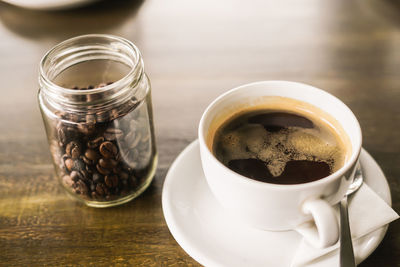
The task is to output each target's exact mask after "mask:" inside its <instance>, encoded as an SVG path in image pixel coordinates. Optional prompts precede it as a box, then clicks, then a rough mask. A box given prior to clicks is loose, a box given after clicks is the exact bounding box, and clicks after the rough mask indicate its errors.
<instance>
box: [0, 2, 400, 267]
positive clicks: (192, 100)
mask: <svg viewBox="0 0 400 267" xmlns="http://www.w3.org/2000/svg"><path fill="white" fill-rule="evenodd" d="M399 29H400V2H399V1H397V0H354V1H345V0H327V1H319V0H285V1H272V0H267V1H264V0H255V1H241V0H220V1H213V0H203V1H185V0H169V1H162V0H147V1H143V2H142V1H128V0H119V1H103V2H99V3H97V4H94V5H92V6H88V7H85V8H80V9H74V10H69V11H52V12H45V11H30V10H25V9H19V8H16V7H13V6H10V5H8V4H4V3H0V77H1V84H0V88H1V94H2V96H1V97H0V250H1V252H0V265H2V266H114V265H115V266H198V263H196V262H195V261H194V260H193V259H192V258H191V257H190V256H188V255H187V254H186V253H185V252H184V251H183V250H182V249H181V248H180V247H179V245H178V244H177V243H176V241H175V240H174V238H173V237H172V236H171V234H170V233H169V230H168V228H167V226H166V224H165V221H164V217H163V214H162V209H161V192H162V184H163V181H164V178H165V175H166V172H167V170H168V168H169V166H170V164H171V163H172V162H173V160H174V158H175V157H176V156H177V155H178V154H179V152H180V151H181V150H182V149H183V148H184V147H185V146H186V145H188V144H189V143H190V142H191V141H192V140H194V139H196V132H197V124H198V121H199V119H200V116H201V114H202V112H203V110H204V109H205V107H206V106H207V104H208V103H209V102H210V101H211V100H212V99H214V98H215V97H217V96H218V95H219V94H221V93H222V92H225V91H226V90H228V89H230V88H233V87H236V86H238V85H241V84H244V83H248V82H253V81H260V80H272V79H274V80H277V79H280V80H292V81H299V82H305V83H309V84H312V85H314V86H317V87H319V88H323V89H325V90H326V91H328V92H330V93H332V94H334V95H335V96H337V97H339V98H340V99H342V100H343V101H344V102H345V103H346V104H347V105H348V106H349V107H350V108H351V109H352V110H353V112H354V113H355V114H356V116H357V117H358V119H359V121H360V123H361V126H362V130H363V138H364V141H363V146H364V148H366V149H367V150H368V151H369V152H370V153H371V154H372V156H373V157H374V158H375V159H376V161H377V162H378V163H379V164H380V166H381V167H382V169H383V171H384V173H385V174H386V176H387V179H388V181H389V184H390V187H391V191H392V198H393V207H394V209H395V210H396V211H400V154H399V152H400V75H399V71H400V30H399ZM86 33H110V34H115V35H120V36H123V37H126V38H128V39H130V40H132V41H133V42H134V43H136V44H137V46H138V47H139V49H140V50H141V51H142V54H143V58H144V61H145V65H146V72H147V73H148V75H149V77H150V79H151V82H152V86H153V106H154V116H155V127H156V135H157V141H158V143H157V145H158V150H159V157H160V161H159V166H158V170H157V174H156V177H155V179H154V181H153V183H152V184H151V186H150V187H149V188H148V190H147V191H145V193H143V194H142V195H141V196H140V197H139V198H137V199H135V200H134V201H132V202H130V203H128V204H125V205H122V206H119V207H115V208H109V209H94V208H88V207H85V206H83V205H82V204H80V203H77V202H75V201H73V200H71V199H70V198H69V197H68V196H67V194H66V193H65V192H64V191H63V189H62V188H61V187H60V186H59V184H58V182H57V180H56V179H55V178H54V176H53V166H52V165H51V159H50V153H49V150H48V145H47V142H46V136H45V132H44V128H43V124H42V119H41V116H40V113H39V109H38V105H37V100H36V94H37V89H38V82H37V78H38V64H39V61H40V59H41V57H42V56H43V55H44V53H45V52H46V51H47V50H48V49H50V48H51V47H52V46H53V45H55V44H57V43H58V42H60V41H62V40H64V39H67V38H69V37H72V36H75V35H80V34H86ZM360 266H361V267H375V266H400V222H399V221H397V222H394V223H392V224H391V225H390V227H389V230H388V233H387V235H386V237H385V238H384V240H383V242H382V244H381V245H380V246H379V247H378V249H377V250H376V251H375V252H374V253H373V254H372V255H371V256H370V257H368V258H367V259H366V260H365V261H364V262H363V263H362V264H361V265H360Z"/></svg>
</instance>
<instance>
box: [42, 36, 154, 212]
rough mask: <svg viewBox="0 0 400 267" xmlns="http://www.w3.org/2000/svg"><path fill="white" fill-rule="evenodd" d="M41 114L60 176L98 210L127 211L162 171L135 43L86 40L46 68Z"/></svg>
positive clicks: (75, 41)
mask: <svg viewBox="0 0 400 267" xmlns="http://www.w3.org/2000/svg"><path fill="white" fill-rule="evenodd" d="M39 84H40V89H39V93H38V100H39V106H40V110H41V113H42V117H43V121H44V125H45V128H46V133H47V138H48V142H49V146H50V152H51V155H52V159H53V163H54V167H55V171H56V175H57V176H58V179H59V180H60V182H61V184H62V185H63V186H64V188H65V189H66V190H67V191H68V192H69V193H70V194H71V195H72V196H74V197H75V198H76V199H78V200H80V201H82V202H84V203H85V204H86V205H88V206H92V207H108V206H114V205H118V204H122V203H125V202H127V201H129V200H131V199H133V198H135V197H136V196H138V195H139V194H140V193H142V192H143V191H144V190H145V189H146V188H147V187H148V186H149V184H150V183H151V181H152V179H153V176H154V174H155V170H156V166H157V152H156V145H155V138H154V128H153V115H152V105H151V92H150V82H149V79H148V77H147V75H146V74H145V72H144V65H143V60H142V57H141V54H140V52H139V50H138V49H137V47H136V46H135V45H134V44H132V43H131V42H130V41H128V40H126V39H123V38H120V37H115V36H110V35H84V36H79V37H75V38H72V39H69V40H66V41H64V42H62V43H60V44H58V45H57V46H55V47H54V48H52V49H51V50H50V51H49V52H48V53H47V54H46V55H45V56H44V57H43V59H42V61H41V63H40V77H39Z"/></svg>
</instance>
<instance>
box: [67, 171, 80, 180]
mask: <svg viewBox="0 0 400 267" xmlns="http://www.w3.org/2000/svg"><path fill="white" fill-rule="evenodd" d="M70 176H71V179H72V180H73V181H74V182H77V181H78V180H79V179H82V175H81V174H80V173H79V172H77V171H72V172H71V173H70Z"/></svg>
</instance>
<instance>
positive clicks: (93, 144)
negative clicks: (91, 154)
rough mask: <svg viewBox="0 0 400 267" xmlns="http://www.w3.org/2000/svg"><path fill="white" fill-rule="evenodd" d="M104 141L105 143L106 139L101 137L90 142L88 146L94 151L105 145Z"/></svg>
mask: <svg viewBox="0 0 400 267" xmlns="http://www.w3.org/2000/svg"><path fill="white" fill-rule="evenodd" d="M103 141H104V137H102V136H100V137H97V138H96V139H93V140H91V141H89V142H88V143H87V146H88V147H89V148H92V149H93V148H97V147H99V146H100V144H101V143H103Z"/></svg>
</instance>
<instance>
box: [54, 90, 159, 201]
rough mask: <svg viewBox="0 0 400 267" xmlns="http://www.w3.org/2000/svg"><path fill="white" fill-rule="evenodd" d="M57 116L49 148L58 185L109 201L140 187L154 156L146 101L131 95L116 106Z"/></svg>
mask: <svg viewBox="0 0 400 267" xmlns="http://www.w3.org/2000/svg"><path fill="white" fill-rule="evenodd" d="M109 84H111V83H108V84H100V85H98V86H92V85H89V86H87V87H86V88H78V87H74V88H73V89H75V90H90V88H100V87H103V86H107V85H109ZM56 115H57V120H56V121H55V124H56V131H55V136H54V141H55V142H52V146H53V147H52V149H51V151H52V153H53V158H54V159H55V161H56V162H59V166H58V169H59V171H60V174H61V176H62V182H63V184H64V185H65V186H66V187H68V188H69V189H70V190H71V191H72V192H74V193H75V194H77V195H79V196H80V197H82V198H84V199H88V200H93V201H110V200H115V199H117V198H120V197H124V196H126V195H129V194H130V193H132V192H134V191H136V190H137V189H138V187H140V186H142V185H143V183H144V182H145V179H146V178H148V173H149V172H150V171H151V169H152V168H154V157H155V148H154V145H153V144H152V142H154V141H153V138H152V136H151V131H152V130H151V125H150V124H149V123H148V121H149V114H148V110H147V108H146V105H143V104H142V105H141V103H139V102H138V101H136V100H135V99H131V100H130V101H129V103H128V104H127V107H126V108H122V109H121V108H120V109H118V110H117V109H114V110H109V111H108V112H103V111H102V112H97V113H87V114H68V113H63V112H59V113H57V114H56Z"/></svg>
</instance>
